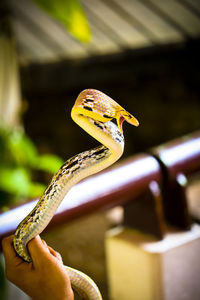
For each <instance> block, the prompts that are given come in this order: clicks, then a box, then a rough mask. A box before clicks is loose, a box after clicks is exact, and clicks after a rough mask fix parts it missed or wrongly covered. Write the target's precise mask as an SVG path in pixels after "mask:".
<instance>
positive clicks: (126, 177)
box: [0, 131, 200, 240]
mask: <svg viewBox="0 0 200 300" xmlns="http://www.w3.org/2000/svg"><path fill="white" fill-rule="evenodd" d="M153 155H154V156H155V157H157V158H155V157H154V156H152V155H149V154H138V155H135V156H134V157H133V158H130V159H127V160H126V161H124V162H123V163H120V164H118V165H117V167H114V168H110V169H109V170H108V171H104V172H101V173H99V174H98V175H95V176H92V177H90V178H88V179H86V180H84V181H82V182H80V183H79V184H77V185H75V186H74V187H73V188H72V189H71V190H70V191H69V193H68V194H67V196H66V197H65V198H64V200H63V202H62V203H61V205H60V207H59V208H58V210H57V212H56V214H55V215H54V217H53V219H52V221H51V222H50V224H49V225H48V227H47V228H51V227H53V226H55V225H60V224H62V223H66V222H69V221H71V220H73V219H76V218H79V217H81V216H84V215H86V214H89V213H92V212H95V211H97V210H105V209H108V208H111V207H114V206H116V205H124V204H126V203H127V202H130V201H132V200H133V199H135V198H137V197H139V196H141V195H142V194H143V193H144V191H145V190H147V189H148V188H149V184H150V183H151V182H152V181H156V182H157V183H158V184H159V185H160V184H161V181H163V166H162V165H160V163H161V164H163V165H164V166H165V168H166V170H167V173H168V174H169V175H168V176H170V177H171V180H173V178H175V177H176V174H177V173H183V174H186V175H190V174H194V173H196V172H199V171H200V131H199V132H195V133H194V134H192V135H190V136H187V137H183V138H181V139H177V140H175V141H172V142H170V143H167V144H165V145H162V146H159V147H157V148H155V149H154V151H153ZM166 170H165V172H166ZM164 184H165V181H164ZM164 201H168V199H165V200H164ZM35 204H36V201H32V202H29V203H26V204H23V205H20V206H18V207H15V208H11V209H10V210H9V211H7V212H3V213H1V214H0V240H1V239H2V238H3V237H4V236H7V235H9V234H11V233H13V232H14V230H15V229H16V227H17V225H18V224H19V222H20V221H21V220H22V219H23V218H24V216H26V215H27V213H28V212H30V211H31V209H32V208H33V207H34V205H35Z"/></svg>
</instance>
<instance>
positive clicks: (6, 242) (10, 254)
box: [2, 235, 19, 263]
mask: <svg viewBox="0 0 200 300" xmlns="http://www.w3.org/2000/svg"><path fill="white" fill-rule="evenodd" d="M2 249H3V253H4V257H5V262H6V263H8V262H10V261H11V260H13V259H15V258H19V256H18V255H17V253H16V251H15V249H14V247H13V235H10V236H8V237H6V238H4V239H3V240H2Z"/></svg>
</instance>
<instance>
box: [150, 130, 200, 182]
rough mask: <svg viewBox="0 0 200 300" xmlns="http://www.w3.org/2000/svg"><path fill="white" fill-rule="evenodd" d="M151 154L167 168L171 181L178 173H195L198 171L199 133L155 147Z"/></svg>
mask: <svg viewBox="0 0 200 300" xmlns="http://www.w3.org/2000/svg"><path fill="white" fill-rule="evenodd" d="M153 154H154V155H155V156H156V157H157V158H158V159H159V160H160V162H161V163H162V164H163V166H165V167H166V168H167V170H168V173H169V176H170V177H171V178H172V179H173V178H174V177H175V176H176V175H177V174H178V173H183V174H185V175H190V174H192V173H196V172H198V171H200V131H196V132H194V133H192V134H190V135H186V136H183V137H181V138H178V139H175V140H172V141H170V142H168V143H165V144H163V145H161V146H159V147H156V148H155V149H153Z"/></svg>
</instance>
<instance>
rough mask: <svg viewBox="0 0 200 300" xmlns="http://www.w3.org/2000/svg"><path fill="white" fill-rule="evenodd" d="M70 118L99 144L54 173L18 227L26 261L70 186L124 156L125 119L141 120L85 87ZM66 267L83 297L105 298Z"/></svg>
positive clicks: (16, 236)
mask: <svg viewBox="0 0 200 300" xmlns="http://www.w3.org/2000/svg"><path fill="white" fill-rule="evenodd" d="M71 117H72V119H73V121H74V122H75V123H77V124H78V125H79V126H80V127H81V128H82V129H83V130H85V131H86V132H87V133H88V134H90V135H91V136H92V137H93V138H95V139H96V140H97V141H98V142H100V145H99V146H97V147H95V148H93V149H91V150H87V151H84V152H82V153H79V154H77V155H75V156H73V157H72V158H70V159H68V160H67V161H66V162H65V163H64V164H63V165H62V166H61V167H60V169H59V170H58V171H57V173H56V174H55V175H54V176H53V178H52V180H51V182H50V184H49V185H48V186H47V188H46V189H45V191H44V193H43V194H42V196H41V197H40V199H39V200H38V202H37V204H36V206H35V207H34V208H33V209H32V211H31V212H30V213H29V214H28V215H27V216H26V217H25V218H24V219H23V220H22V221H21V222H20V224H19V225H18V226H17V229H16V231H15V233H14V238H13V245H14V249H15V250H16V252H17V254H18V255H19V256H20V257H21V258H22V259H23V260H24V261H26V262H31V261H32V259H31V256H30V254H29V252H28V249H27V247H26V245H27V243H28V242H29V241H30V240H31V239H33V238H34V237H35V236H36V235H38V234H40V233H41V232H42V231H43V230H44V229H45V227H46V226H47V225H48V223H49V222H50V220H51V219H52V217H53V215H54V214H55V212H56V210H57V208H58V206H59V205H60V203H61V201H62V200H63V198H64V197H65V195H66V194H67V192H68V191H69V190H70V189H71V187H72V186H74V185H75V184H76V183H78V182H79V181H80V180H82V179H84V178H86V177H88V176H90V175H92V174H95V173H97V172H100V171H101V170H103V169H105V168H107V167H109V166H110V165H112V164H113V163H114V162H116V161H117V160H118V159H119V158H120V157H121V155H122V154H123V151H124V135H123V129H122V124H123V122H124V121H127V122H128V123H130V124H132V125H135V126H138V125H139V122H138V120H137V119H136V118H135V117H134V116H133V115H131V114H130V113H128V112H127V111H126V110H125V109H124V108H123V107H122V106H120V105H119V104H118V103H117V102H116V101H114V100H113V99H112V98H110V97H109V96H107V95H106V94H104V93H103V92H100V91H98V90H95V89H85V90H83V91H82V92H81V93H80V94H79V95H78V97H77V99H76V101H75V104H74V105H73V107H72V110H71ZM64 267H65V269H66V271H67V273H68V275H69V278H70V281H71V285H72V288H74V289H75V290H76V291H77V292H78V293H79V294H80V295H81V297H82V298H83V299H88V300H101V299H102V296H101V293H100V291H99V289H98V287H97V285H96V284H95V282H94V281H93V280H92V279H91V278H90V277H89V276H87V275H86V274H84V273H83V272H81V271H78V270H76V269H74V268H71V267H68V266H64Z"/></svg>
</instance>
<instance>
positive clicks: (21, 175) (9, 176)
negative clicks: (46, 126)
mask: <svg viewBox="0 0 200 300" xmlns="http://www.w3.org/2000/svg"><path fill="white" fill-rule="evenodd" d="M0 173H1V176H0V189H1V190H3V191H7V192H9V193H10V194H17V195H22V196H28V194H29V182H30V178H29V174H28V172H27V171H26V170H25V169H24V168H8V167H1V168H0Z"/></svg>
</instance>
